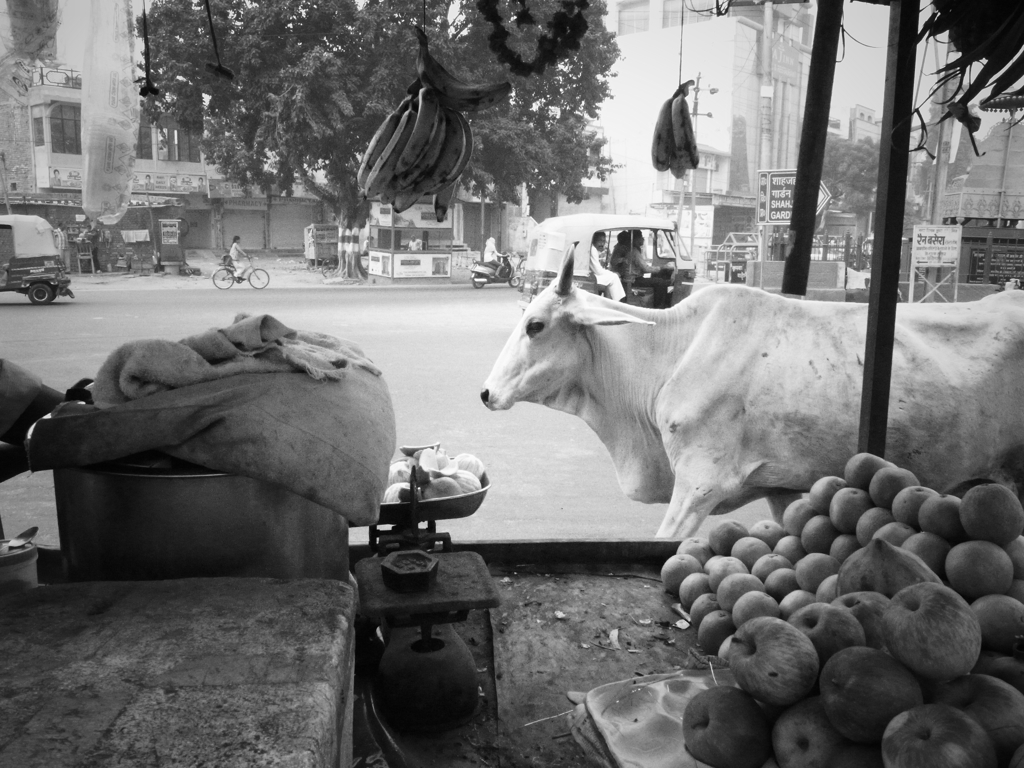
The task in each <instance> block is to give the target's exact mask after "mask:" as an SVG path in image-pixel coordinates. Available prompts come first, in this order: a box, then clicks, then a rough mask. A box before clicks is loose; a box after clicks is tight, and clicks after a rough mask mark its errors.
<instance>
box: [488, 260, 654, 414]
mask: <svg viewBox="0 0 1024 768" xmlns="http://www.w3.org/2000/svg"><path fill="white" fill-rule="evenodd" d="M572 273H573V247H570V248H569V249H568V250H567V251H566V254H565V258H564V259H563V261H562V269H561V272H560V273H559V276H558V280H556V281H552V283H551V285H549V286H548V287H547V288H546V289H545V290H544V291H542V292H541V293H540V295H538V296H537V298H536V299H534V301H533V302H531V303H530V306H529V307H527V308H526V311H525V312H524V313H523V317H522V318H521V319H520V321H519V323H518V324H517V325H516V327H515V329H514V330H513V331H512V335H511V336H509V339H508V341H507V342H505V348H504V349H503V350H502V351H501V354H500V355H499V356H498V359H497V360H496V361H495V363H494V367H493V368H492V369H491V373H490V375H489V376H488V377H487V381H485V382H484V387H483V390H482V391H481V392H480V398H481V399H482V400H483V402H484V405H486V406H487V407H488V408H490V409H491V410H505V409H507V408H511V407H512V406H513V405H514V404H515V403H517V402H519V401H520V400H522V401H525V402H531V403H542V404H545V405H550V406H551V407H553V408H558V409H560V410H567V408H566V407H565V405H566V403H567V398H570V399H571V398H572V397H573V395H574V394H575V393H576V391H577V389H578V387H579V385H580V377H585V376H587V375H592V374H593V371H591V370H589V369H588V368H587V366H586V365H585V364H584V363H585V361H584V360H582V359H581V355H583V354H585V353H586V349H587V345H586V343H585V341H584V339H583V334H582V333H581V331H583V330H585V329H586V328H587V327H589V326H596V325H623V324H625V323H641V324H644V325H653V324H654V323H652V322H650V321H649V320H643V319H641V318H639V317H635V316H633V315H631V314H629V313H628V312H625V311H623V310H621V309H619V308H618V307H617V306H616V305H615V303H613V302H611V301H608V300H606V299H601V298H599V297H597V296H594V295H593V294H589V293H587V292H586V291H581V290H579V289H577V288H575V287H574V286H573V284H572Z"/></svg>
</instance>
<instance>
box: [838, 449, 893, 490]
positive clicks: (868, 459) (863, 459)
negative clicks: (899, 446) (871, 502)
mask: <svg viewBox="0 0 1024 768" xmlns="http://www.w3.org/2000/svg"><path fill="white" fill-rule="evenodd" d="M894 466H896V465H895V464H893V463H892V462H891V461H886V460H885V459H883V458H882V457H881V456H876V455H875V454H873V453H858V454H855V455H853V456H851V457H850V459H849V460H848V461H847V462H846V467H844V469H843V479H844V480H845V481H846V484H847V485H848V486H852V487H853V488H860V489H861V490H864V491H866V490H867V489H868V488H869V487H870V485H871V478H872V477H874V476H875V472H877V471H878V470H880V469H881V468H882V467H894Z"/></svg>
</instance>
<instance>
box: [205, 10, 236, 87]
mask: <svg viewBox="0 0 1024 768" xmlns="http://www.w3.org/2000/svg"><path fill="white" fill-rule="evenodd" d="M205 3H206V18H207V19H209V21H210V39H211V40H212V41H213V55H214V56H216V57H217V63H216V64H212V63H210V62H207V63H206V71H207V72H212V73H213V74H215V75H217V76H218V77H223V78H225V79H226V80H234V79H235V73H234V72H232V71H231V70H230V69H228V68H227V67H225V66H224V65H223V64H221V61H220V50H218V48H217V30H215V29H214V27H213V11H211V10H210V0H205Z"/></svg>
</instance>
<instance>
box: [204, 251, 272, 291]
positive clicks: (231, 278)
mask: <svg viewBox="0 0 1024 768" xmlns="http://www.w3.org/2000/svg"><path fill="white" fill-rule="evenodd" d="M249 266H250V267H252V259H251V258H250V259H249ZM242 275H243V277H239V276H238V274H237V273H236V272H235V267H234V266H233V265H232V264H225V265H224V266H222V267H220V268H218V269H217V270H216V271H215V272H214V273H213V284H214V285H215V286H217V287H218V288H220V289H221V290H222V291H225V290H227V289H228V288H230V287H231V286H232V285H234V284H235V283H244V282H245V280H246V278H245V277H244V275H245V270H242ZM248 280H249V285H251V286H252V287H253V288H256V289H261V288H266V287H267V286H268V285H269V284H270V275H268V274H267V272H266V270H263V269H259V268H256V267H253V268H252V270H251V271H250V272H249V275H248Z"/></svg>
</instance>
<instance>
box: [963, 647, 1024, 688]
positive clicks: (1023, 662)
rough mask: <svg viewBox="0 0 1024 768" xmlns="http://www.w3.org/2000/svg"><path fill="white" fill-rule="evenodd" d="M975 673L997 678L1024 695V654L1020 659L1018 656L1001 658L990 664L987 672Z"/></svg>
mask: <svg viewBox="0 0 1024 768" xmlns="http://www.w3.org/2000/svg"><path fill="white" fill-rule="evenodd" d="M972 672H973V670H972ZM973 673H974V674H985V675H992V677H996V678H998V679H1000V680H1002V681H1003V682H1004V683H1009V684H1010V685H1012V686H1013V687H1014V688H1016V689H1017V690H1018V691H1020V692H1021V693H1024V653H1021V654H1020V658H1017V657H1016V656H999V657H997V658H995V659H993V660H992V661H991V662H990V664H989V669H988V671H987V672H981V673H977V672H973Z"/></svg>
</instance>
